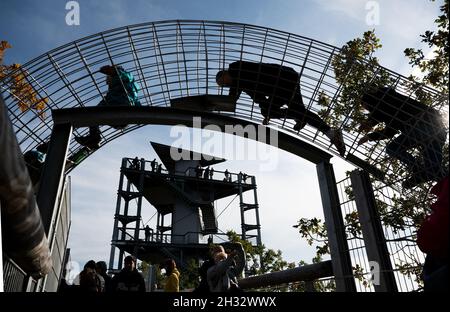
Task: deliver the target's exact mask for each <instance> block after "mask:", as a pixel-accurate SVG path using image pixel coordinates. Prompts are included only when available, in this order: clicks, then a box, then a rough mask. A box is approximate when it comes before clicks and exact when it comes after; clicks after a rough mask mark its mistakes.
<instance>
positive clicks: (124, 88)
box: [75, 65, 141, 149]
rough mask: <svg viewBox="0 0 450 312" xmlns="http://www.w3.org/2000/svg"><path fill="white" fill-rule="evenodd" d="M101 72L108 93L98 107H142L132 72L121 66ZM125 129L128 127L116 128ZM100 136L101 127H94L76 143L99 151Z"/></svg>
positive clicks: (109, 67)
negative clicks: (104, 78) (103, 75)
mask: <svg viewBox="0 0 450 312" xmlns="http://www.w3.org/2000/svg"><path fill="white" fill-rule="evenodd" d="M100 72H101V73H102V74H105V75H106V82H107V84H108V92H107V93H106V95H105V97H104V99H102V100H101V101H100V103H98V105H97V106H141V103H140V102H139V99H138V92H139V85H138V84H137V82H136V81H135V79H134V77H133V75H132V74H131V73H130V72H128V71H126V70H125V69H124V68H123V67H122V66H119V65H112V66H111V65H106V66H103V67H101V68H100ZM125 127H126V125H124V126H117V127H115V128H116V129H123V128H125ZM100 134H101V133H100V128H99V126H92V127H90V128H89V134H88V135H87V136H80V137H75V141H77V142H78V143H80V144H81V145H83V146H86V147H88V148H90V149H97V148H98V147H99V144H100V141H101V136H100Z"/></svg>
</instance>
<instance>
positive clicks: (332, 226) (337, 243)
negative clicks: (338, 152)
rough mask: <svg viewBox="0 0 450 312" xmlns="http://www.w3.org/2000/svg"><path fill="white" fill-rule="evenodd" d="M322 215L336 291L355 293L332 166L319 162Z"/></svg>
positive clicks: (318, 173) (318, 172)
mask: <svg viewBox="0 0 450 312" xmlns="http://www.w3.org/2000/svg"><path fill="white" fill-rule="evenodd" d="M317 176H318V178H319V187H320V195H321V197H322V206H323V214H324V217H325V226H326V228H327V234H328V246H329V249H330V254H331V261H332V264H333V272H334V277H335V281H336V291H338V292H343V291H345V292H355V291H356V286H355V280H354V278H353V272H352V263H351V260H350V254H349V251H348V245H347V236H346V234H345V227H344V220H343V219H342V213H341V207H340V204H339V196H338V192H337V187H336V179H335V177H334V171H333V165H331V164H330V163H328V162H321V163H319V164H318V165H317Z"/></svg>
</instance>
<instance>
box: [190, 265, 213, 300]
mask: <svg viewBox="0 0 450 312" xmlns="http://www.w3.org/2000/svg"><path fill="white" fill-rule="evenodd" d="M214 264H215V263H214V260H213V259H211V258H210V259H208V260H206V261H205V262H203V264H202V265H201V266H200V268H199V269H198V273H199V275H200V284H199V285H198V286H197V288H195V290H194V292H206V293H207V292H209V286H208V280H207V273H208V269H209V268H210V267H212V266H214Z"/></svg>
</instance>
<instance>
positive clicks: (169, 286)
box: [164, 268, 180, 292]
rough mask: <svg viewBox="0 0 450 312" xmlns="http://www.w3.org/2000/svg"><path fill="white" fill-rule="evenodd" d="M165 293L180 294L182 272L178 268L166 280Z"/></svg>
mask: <svg viewBox="0 0 450 312" xmlns="http://www.w3.org/2000/svg"><path fill="white" fill-rule="evenodd" d="M164 291H165V292H179V291H180V272H178V270H177V268H175V269H173V271H172V273H171V274H170V275H169V276H168V277H167V279H166V285H165V286H164Z"/></svg>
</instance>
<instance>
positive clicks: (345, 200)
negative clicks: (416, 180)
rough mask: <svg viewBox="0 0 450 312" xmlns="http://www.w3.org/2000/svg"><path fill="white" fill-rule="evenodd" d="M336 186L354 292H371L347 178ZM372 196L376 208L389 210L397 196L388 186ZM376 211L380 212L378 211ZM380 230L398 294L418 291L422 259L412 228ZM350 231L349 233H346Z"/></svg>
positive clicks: (362, 245) (388, 226)
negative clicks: (349, 258)
mask: <svg viewBox="0 0 450 312" xmlns="http://www.w3.org/2000/svg"><path fill="white" fill-rule="evenodd" d="M337 186H338V190H339V197H340V202H341V209H342V214H343V217H344V220H345V221H344V222H345V226H346V228H347V241H348V246H349V252H350V257H351V260H352V266H353V269H354V276H355V283H356V286H357V290H358V291H359V292H373V291H374V287H373V284H372V282H371V277H372V273H371V267H370V265H369V260H368V258H367V253H366V249H365V248H366V246H365V243H364V240H363V237H362V233H360V232H359V231H358V229H359V228H360V224H359V220H358V219H357V217H356V216H357V209H356V203H355V200H354V197H353V195H352V187H351V182H350V178H345V179H343V180H341V181H339V182H338V183H337ZM374 192H375V194H374V195H375V198H376V200H377V204H378V205H383V204H384V205H388V206H391V207H392V205H393V202H392V201H393V198H394V196H395V195H396V196H399V194H398V193H396V192H395V190H393V189H392V188H389V187H388V186H383V187H381V188H379V189H375V190H374ZM394 194H395V195H394ZM377 208H378V209H379V210H380V207H377ZM355 214H356V215H355ZM347 216H348V217H347ZM381 219H382V220H383V215H381ZM382 227H383V232H384V236H385V238H386V244H387V247H388V251H389V254H390V259H391V263H392V268H393V270H392V271H393V273H394V276H395V280H396V284H397V287H398V290H399V291H401V292H412V291H418V290H420V289H421V281H420V272H421V269H422V265H421V263H423V261H424V255H423V253H422V252H421V251H420V250H419V248H418V247H417V244H416V242H415V239H416V237H415V232H416V228H415V227H414V226H412V225H405V226H403V227H402V228H393V227H392V226H390V225H386V224H385V223H383V222H382ZM350 228H351V229H352V230H349V229H350ZM355 229H356V230H355Z"/></svg>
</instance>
